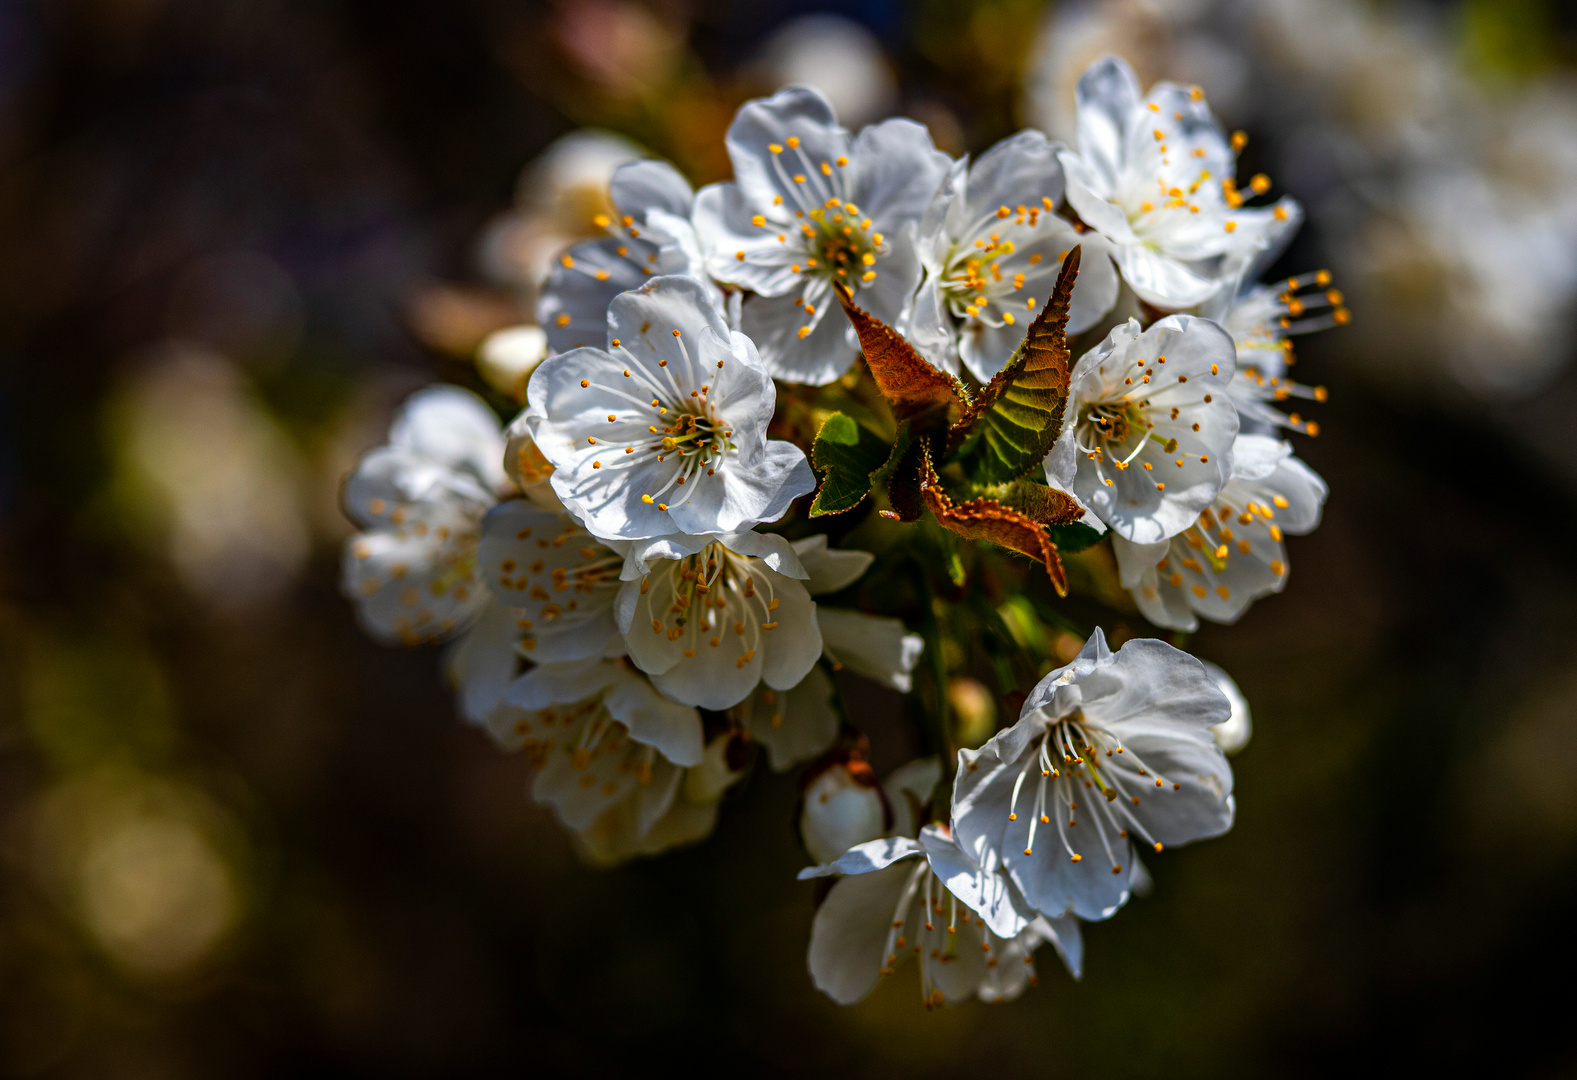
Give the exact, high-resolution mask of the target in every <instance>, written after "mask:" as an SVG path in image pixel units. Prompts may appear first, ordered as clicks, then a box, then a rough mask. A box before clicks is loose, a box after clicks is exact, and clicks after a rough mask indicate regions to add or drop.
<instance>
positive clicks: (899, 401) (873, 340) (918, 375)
mask: <svg viewBox="0 0 1577 1080" xmlns="http://www.w3.org/2000/svg"><path fill="white" fill-rule="evenodd" d="M834 288H835V289H836V290H837V293H838V300H839V301H840V302H841V303H842V304H843V310H844V312H845V313H846V314H847V315H848V316H849V322H851V323H853V324H854V332H855V333H857V334H858V335H859V336H860V349H861V350H862V351H863V352H864V353H865V362H866V363H867V364H869V365H870V368H871V375H873V376H874V377H875V379H876V385H877V387H878V388H879V389H880V390H881V392H882V395H883V396H884V397H885V398H886V399H887V400H888V401H889V402H891V403H892V407H893V415H894V416H895V417H897V418H898V419H899V420H910V419H914V418H916V417H919V416H922V415H924V414H927V413H932V412H942V413H943V414H944V415H945V410H947V409H949V408H951V407H953V406H957V407H959V408H964V407H966V406H968V404H969V394H968V392H967V391H966V390H965V389H964V387H963V384H961V383H960V382H959V381H958V380H957V379H955V378H953V377H952V376H951V375H949V374H948V373H947V372H945V371H943V370H941V369H940V368H938V367H934V366H933V365H932V364H931V363H930V362H928V361H927V360H926V359H925V358H924V357H923V356H921V355H920V354H919V353H917V352H915V351H914V346H912V345H910V344H909V343H908V342H907V341H905V340H904V339H903V337H902V336H901V335H900V334H899V333H898V332H897V331H896V330H894V329H893V328H892V327H890V326H888V325H887V324H886V323H884V322H882V321H881V320H880V319H878V318H876V317H875V316H874V315H872V314H870V312H868V311H865V310H864V309H862V308H860V307H859V306H857V305H856V304H855V303H854V297H853V296H852V295H851V294H850V292H849V290H848V289H846V288H845V287H843V286H842V285H835V286H834Z"/></svg>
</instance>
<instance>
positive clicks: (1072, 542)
mask: <svg viewBox="0 0 1577 1080" xmlns="http://www.w3.org/2000/svg"><path fill="white" fill-rule="evenodd" d="M1046 532H1048V533H1050V534H1051V542H1052V543H1053V544H1056V545H1057V550H1058V551H1061V552H1063V553H1064V554H1068V555H1071V554H1073V553H1074V552H1075V551H1083V550H1084V549H1085V548H1087V547H1092V546H1094V545H1095V544H1098V543H1100V539H1101V534H1100V530H1098V529H1094V528H1091V527H1090V526H1088V525H1086V524H1084V522H1082V521H1070V522H1068V523H1067V524H1065V525H1048V526H1046Z"/></svg>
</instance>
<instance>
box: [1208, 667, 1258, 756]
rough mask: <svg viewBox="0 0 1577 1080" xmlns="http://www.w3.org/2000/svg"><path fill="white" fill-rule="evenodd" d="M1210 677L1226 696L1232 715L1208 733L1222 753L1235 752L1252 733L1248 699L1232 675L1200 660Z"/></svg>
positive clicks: (1245, 744)
mask: <svg viewBox="0 0 1577 1080" xmlns="http://www.w3.org/2000/svg"><path fill="white" fill-rule="evenodd" d="M1201 663H1203V664H1204V665H1205V670H1206V671H1207V672H1209V673H1210V677H1211V678H1212V679H1214V680H1215V682H1216V685H1217V686H1219V687H1220V688H1221V692H1222V693H1223V694H1225V695H1226V696H1227V701H1228V702H1229V703H1231V705H1232V715H1231V716H1229V717H1227V719H1226V721H1225V722H1223V723H1220V724H1216V725H1215V726H1214V727H1212V728H1211V729H1210V733H1211V734H1212V735H1214V736H1215V737H1216V745H1217V746H1219V747H1220V748H1221V752H1222V753H1223V754H1235V753H1237V752H1238V751H1239V750H1241V749H1243V748H1244V747H1245V746H1247V745H1248V740H1249V736H1250V735H1252V734H1254V725H1253V722H1252V721H1251V719H1250V717H1249V711H1248V699H1247V698H1245V697H1244V696H1243V691H1241V690H1239V689H1238V684H1237V683H1235V682H1233V681H1232V676H1230V675H1228V674H1227V673H1226V672H1224V671H1222V670H1221V669H1220V668H1218V667H1216V665H1214V664H1212V663H1210V662H1209V661H1201Z"/></svg>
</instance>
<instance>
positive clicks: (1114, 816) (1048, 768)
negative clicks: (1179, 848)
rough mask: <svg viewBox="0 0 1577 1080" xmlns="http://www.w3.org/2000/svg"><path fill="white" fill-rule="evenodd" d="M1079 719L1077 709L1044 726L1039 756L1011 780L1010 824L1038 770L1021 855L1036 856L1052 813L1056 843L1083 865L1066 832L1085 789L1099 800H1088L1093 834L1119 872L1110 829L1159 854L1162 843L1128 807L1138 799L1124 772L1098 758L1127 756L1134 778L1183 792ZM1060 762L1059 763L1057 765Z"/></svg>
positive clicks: (1074, 823) (1073, 824)
mask: <svg viewBox="0 0 1577 1080" xmlns="http://www.w3.org/2000/svg"><path fill="white" fill-rule="evenodd" d="M1082 719H1083V718H1082V715H1081V714H1080V713H1079V712H1078V711H1075V712H1074V713H1073V714H1072V715H1070V716H1067V717H1064V718H1063V719H1061V720H1058V721H1056V722H1055V723H1052V724H1049V725H1047V727H1046V733H1045V735H1043V736H1042V737H1041V741H1040V747H1039V751H1038V753H1036V754H1033V755H1030V756H1029V757H1028V758H1027V759H1026V760H1025V762H1024V768H1023V771H1021V772H1020V773H1019V775H1018V779H1017V780H1015V781H1014V782H1013V797H1012V799H1011V800H1009V802H1008V820H1009V821H1017V820H1018V799H1019V793H1020V791H1021V790H1022V788H1023V786H1024V780H1025V778H1026V777H1028V776H1029V774H1030V772H1031V770H1033V769H1035V768H1037V767H1038V768H1039V769H1040V777H1039V779H1038V780H1037V781H1036V784H1035V802H1034V809H1033V811H1032V816H1031V817H1030V822H1029V839H1028V840H1027V841H1026V842H1025V844H1024V854H1025V855H1026V856H1029V855H1033V854H1034V853H1035V832H1036V828H1037V827H1038V826H1041V825H1046V826H1048V827H1049V826H1050V825H1051V824H1052V814H1053V812H1055V814H1056V826H1057V839H1058V840H1059V841H1060V842H1061V843H1062V847H1063V850H1064V851H1066V852H1067V853H1068V860H1069V861H1070V862H1083V861H1084V856H1083V855H1082V854H1080V853H1079V852H1077V851H1075V850H1074V849H1073V844H1072V842H1071V841H1070V839H1069V834H1070V831H1071V830H1072V829H1073V828H1075V827H1076V826H1077V825H1078V824H1079V819H1078V812H1079V800H1078V796H1079V793H1080V791H1081V790H1086V789H1088V790H1092V791H1095V792H1098V793H1099V795H1100V796H1101V797H1098V798H1097V797H1095V796H1091V798H1090V800H1088V805H1087V806H1086V807H1085V810H1086V812H1087V813H1088V814H1089V816H1090V818H1091V819H1093V824H1094V826H1095V828H1094V832H1095V835H1096V837H1097V838H1098V839H1099V840H1100V842H1101V846H1102V847H1103V848H1104V849H1105V851H1106V858H1107V860H1108V861H1109V862H1110V863H1111V867H1112V873H1114V874H1120V873H1122V861H1121V859H1120V858H1119V857H1118V855H1117V852H1116V850H1115V849H1114V848H1113V847H1112V844H1111V841H1110V839H1109V838H1108V837H1107V832H1106V830H1107V828H1108V827H1110V828H1112V829H1115V830H1116V831H1117V836H1118V838H1119V839H1121V840H1126V839H1128V835H1129V831H1130V829H1131V830H1132V831H1133V832H1136V833H1138V835H1139V836H1141V837H1143V838H1144V840H1145V842H1146V843H1148V844H1150V845H1151V846H1152V847H1153V848H1154V849H1155V850H1156V851H1160V850H1161V843H1160V841H1158V840H1156V839H1155V838H1154V837H1152V836H1150V835H1149V833H1147V832H1146V831H1145V828H1144V826H1143V825H1142V824H1140V823H1139V820H1138V819H1137V818H1135V817H1134V815H1133V812H1132V811H1131V810H1130V808H1129V804H1132V805H1133V806H1138V805H1139V803H1140V798H1139V796H1138V795H1137V794H1135V793H1133V792H1131V791H1129V790H1128V789H1127V788H1126V787H1124V786H1123V784H1124V779H1123V777H1122V772H1123V770H1121V769H1118V768H1116V767H1115V765H1102V764H1101V762H1100V758H1101V757H1103V756H1104V757H1108V758H1110V757H1112V756H1113V755H1114V754H1124V755H1126V759H1127V760H1128V761H1131V762H1132V763H1133V766H1134V768H1135V769H1136V770H1137V774H1138V776H1141V777H1145V778H1146V781H1148V780H1149V779H1151V778H1153V779H1154V780H1155V786H1156V787H1157V788H1161V789H1162V790H1172V791H1177V790H1180V789H1181V788H1182V784H1180V783H1176V782H1173V783H1172V784H1171V785H1170V788H1169V789H1168V785H1167V781H1166V779H1165V778H1164V777H1161V776H1158V775H1155V774H1153V773H1152V772H1151V771H1150V769H1149V768H1148V767H1147V766H1146V765H1145V763H1144V762H1143V761H1140V760H1139V759H1138V757H1137V756H1135V755H1134V754H1133V753H1132V752H1131V751H1130V750H1128V748H1127V747H1125V746H1122V745H1121V744H1120V743H1119V742H1118V741H1117V740H1116V739H1114V738H1112V737H1111V735H1110V734H1109V733H1107V732H1104V731H1102V730H1101V729H1099V728H1097V727H1093V726H1090V725H1086V724H1084V723H1083V722H1082ZM1058 759H1060V762H1061V764H1060V766H1059V763H1058ZM1064 770H1066V775H1064ZM1128 779H1129V780H1132V779H1133V778H1132V777H1129V778H1128ZM1064 810H1066V812H1067V815H1068V820H1067V823H1066V827H1064V823H1063V820H1062V814H1063V811H1064Z"/></svg>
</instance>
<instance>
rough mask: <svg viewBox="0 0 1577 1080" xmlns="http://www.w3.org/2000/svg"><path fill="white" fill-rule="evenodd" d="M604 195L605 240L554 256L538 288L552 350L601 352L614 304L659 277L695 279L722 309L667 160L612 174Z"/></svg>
mask: <svg viewBox="0 0 1577 1080" xmlns="http://www.w3.org/2000/svg"><path fill="white" fill-rule="evenodd" d="M609 193H610V195H611V196H612V200H613V206H614V214H599V215H597V217H596V219H595V224H596V225H597V226H598V227H599V228H601V229H603V230H604V231H605V232H606V233H607V235H606V236H604V237H601V238H599V239H596V240H585V241H582V242H581V243H579V244H576V245H575V246H573V247H571V248H570V249H569V250H568V251H566V252H564V253H563V254H562V255H560V256H559V257H558V262H557V263H556V264H555V265H554V267H553V270H552V272H551V273H550V274H549V275H548V279H547V282H546V283H545V284H544V285H543V286H542V295H541V297H540V298H539V299H538V301H537V321H538V322H539V323H540V324H541V325H542V328H543V330H545V331H546V332H547V336H548V344H549V345H550V346H551V348H552V350H553V351H554V352H567V351H568V350H570V349H575V348H579V347H581V346H596V347H600V346H601V345H602V344H603V342H604V340H605V336H606V334H607V330H608V305H609V304H611V303H612V302H613V298H614V297H615V296H618V295H619V294H620V293H622V292H626V291H628V290H630V289H634V288H638V287H640V286H641V285H643V284H645V282H646V281H647V279H648V278H652V277H655V276H657V275H659V274H681V275H685V276H687V277H691V278H694V279H695V280H696V281H698V282H700V284H701V286H702V291H703V292H704V293H705V294H706V296H707V299H708V300H709V302H711V303H712V304H713V305H714V306H716V307H718V308H719V309H721V308H722V307H723V294H722V293H721V291H719V290H718V288H717V286H716V285H714V284H712V281H711V279H710V278H708V277H707V276H706V266H705V260H704V259H703V257H702V255H701V248H700V244H699V242H698V241H697V239H696V235H695V229H694V227H693V226H692V225H691V224H690V210H691V203H692V201H693V200H694V192H693V191H692V190H691V188H690V183H689V181H687V180H686V179H685V178H684V177H683V176H681V175H679V171H678V170H677V169H675V168H674V167H673V166H672V165H670V164H668V163H667V162H666V161H632V162H630V163H629V164H627V165H623V166H621V167H620V168H619V169H618V170H617V171H616V172H614V174H613V181H612V183H611V184H610V185H609ZM615 215H616V216H615Z"/></svg>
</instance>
